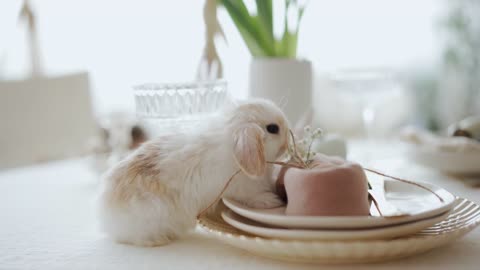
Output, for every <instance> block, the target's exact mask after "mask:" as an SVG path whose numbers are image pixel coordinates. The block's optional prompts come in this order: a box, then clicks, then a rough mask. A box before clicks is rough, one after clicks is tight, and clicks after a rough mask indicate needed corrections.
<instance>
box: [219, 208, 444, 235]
mask: <svg viewBox="0 0 480 270" xmlns="http://www.w3.org/2000/svg"><path fill="white" fill-rule="evenodd" d="M447 216H448V212H447V213H443V214H441V215H439V216H435V217H432V218H427V219H422V220H418V221H414V222H410V223H404V224H400V225H393V226H388V227H381V228H372V229H351V230H346V229H340V230H328V229H323V230H304V229H279V228H272V227H266V226H265V225H263V224H261V223H258V222H255V221H252V220H249V219H247V218H244V217H242V216H240V215H237V214H235V213H234V212H233V211H232V210H225V211H223V212H222V218H223V220H225V222H227V223H228V224H230V225H232V226H233V227H235V228H237V229H239V230H242V231H244V232H247V233H250V234H253V235H258V236H263V237H268V238H277V239H286V240H322V241H330V240H376V239H391V238H395V237H400V236H405V235H409V234H414V233H416V232H419V231H421V230H423V229H425V228H427V227H430V226H432V225H434V224H436V223H438V222H440V221H442V220H444V219H445V218H446V217H447Z"/></svg>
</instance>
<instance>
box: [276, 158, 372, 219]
mask: <svg viewBox="0 0 480 270" xmlns="http://www.w3.org/2000/svg"><path fill="white" fill-rule="evenodd" d="M282 183H283V184H284V191H282V186H283V185H282ZM277 189H279V193H280V195H282V192H286V194H284V195H286V197H287V198H288V204H287V208H286V214H287V215H297V216H299V215H301V216H368V215H370V203H369V200H368V182H367V177H366V175H365V172H364V171H363V168H362V167H361V166H360V165H359V164H357V163H353V162H350V161H346V160H343V159H341V158H338V157H329V156H325V155H317V156H316V157H315V160H314V162H313V164H312V165H311V167H310V168H309V169H299V168H285V167H284V168H282V169H281V170H280V172H279V174H278V179H277Z"/></svg>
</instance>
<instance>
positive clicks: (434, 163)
mask: <svg viewBox="0 0 480 270" xmlns="http://www.w3.org/2000/svg"><path fill="white" fill-rule="evenodd" d="M408 156H409V157H410V158H411V159H412V160H413V161H415V162H416V163H419V164H421V165H423V166H426V167H430V168H433V169H436V170H439V171H443V172H446V173H451V174H462V175H470V174H480V152H478V151H476V152H474V151H472V152H446V151H439V150H435V149H427V148H422V147H411V149H409V150H408Z"/></svg>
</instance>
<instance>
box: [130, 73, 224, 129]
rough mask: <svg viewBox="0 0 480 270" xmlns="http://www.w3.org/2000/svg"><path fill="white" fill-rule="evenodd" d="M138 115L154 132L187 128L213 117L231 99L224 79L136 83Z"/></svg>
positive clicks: (135, 92)
mask: <svg viewBox="0 0 480 270" xmlns="http://www.w3.org/2000/svg"><path fill="white" fill-rule="evenodd" d="M133 89H134V94H135V105H136V111H137V117H138V118H140V119H142V120H143V122H145V123H147V125H148V126H149V127H150V128H153V129H154V130H155V132H161V131H168V130H169V129H170V128H172V127H175V128H176V129H188V128H191V127H193V126H195V125H196V124H198V123H199V122H201V121H202V120H205V119H208V118H210V117H212V116H213V115H214V114H215V113H217V112H218V110H219V109H220V108H221V107H222V106H224V105H225V103H226V102H228V100H229V95H228V91H227V83H226V82H225V81H221V80H218V81H208V82H192V83H165V84H156V83H149V84H142V85H138V86H134V87H133Z"/></svg>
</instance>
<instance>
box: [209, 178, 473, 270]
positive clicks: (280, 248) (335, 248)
mask: <svg viewBox="0 0 480 270" xmlns="http://www.w3.org/2000/svg"><path fill="white" fill-rule="evenodd" d="M421 184H422V185H424V186H426V187H428V188H429V189H431V190H433V191H435V193H436V194H438V195H439V196H440V197H441V198H442V199H443V202H442V201H440V200H439V199H438V198H437V197H436V196H435V195H434V194H432V193H430V192H428V191H426V190H423V189H420V188H418V187H416V186H414V185H410V184H406V183H402V182H397V181H385V199H386V201H388V203H390V204H391V205H392V206H393V207H395V208H397V209H398V210H400V212H403V213H409V215H402V216H395V217H380V216H368V217H319V216H287V215H285V207H279V208H275V209H252V208H248V207H246V206H244V205H243V204H240V203H238V202H235V201H233V200H229V199H224V200H223V203H224V205H222V207H219V209H218V210H217V211H216V212H215V213H213V214H211V215H210V216H207V217H204V218H202V219H201V220H200V225H201V226H202V227H203V228H205V229H207V232H211V233H213V234H214V235H215V236H216V237H217V238H219V239H221V240H223V241H225V242H227V243H229V244H231V245H234V246H237V247H240V248H243V249H246V250H249V251H250V252H254V253H257V254H259V255H263V256H267V257H272V258H277V259H282V260H289V261H301V262H322V263H355V262H370V261H381V260H389V259H394V258H399V257H405V256H409V255H413V254H416V253H420V252H424V251H427V250H430V249H432V248H434V247H437V246H439V245H443V244H445V243H447V242H449V241H452V240H454V239H455V238H457V237H459V236H461V235H463V234H465V233H466V232H468V231H470V230H471V229H473V228H474V227H475V226H477V225H478V224H479V223H480V207H479V206H478V205H476V204H475V203H473V202H470V201H468V200H465V199H458V198H456V197H455V196H454V195H452V194H451V193H450V192H448V191H446V190H445V189H442V188H440V187H437V186H434V185H431V184H426V183H421ZM412 244H414V245H415V246H412Z"/></svg>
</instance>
